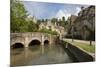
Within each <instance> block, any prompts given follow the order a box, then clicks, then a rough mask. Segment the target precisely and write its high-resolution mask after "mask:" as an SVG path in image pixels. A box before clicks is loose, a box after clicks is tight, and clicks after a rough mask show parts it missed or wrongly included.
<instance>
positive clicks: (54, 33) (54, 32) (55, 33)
mask: <svg viewBox="0 0 100 67" xmlns="http://www.w3.org/2000/svg"><path fill="white" fill-rule="evenodd" d="M39 32H42V33H48V34H52V35H57V32H56V31H50V30H48V29H45V28H44V29H41V30H39Z"/></svg>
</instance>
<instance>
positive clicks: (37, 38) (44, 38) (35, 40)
mask: <svg viewBox="0 0 100 67" xmlns="http://www.w3.org/2000/svg"><path fill="white" fill-rule="evenodd" d="M10 36H11V44H10V45H11V47H28V46H30V45H34V44H40V45H45V44H53V43H54V42H55V41H56V39H57V36H56V35H51V34H47V33H38V32H27V33H11V35H10Z"/></svg>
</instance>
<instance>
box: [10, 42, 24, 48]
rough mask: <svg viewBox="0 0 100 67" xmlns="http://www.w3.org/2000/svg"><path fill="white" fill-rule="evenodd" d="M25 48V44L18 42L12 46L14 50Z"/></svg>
mask: <svg viewBox="0 0 100 67" xmlns="http://www.w3.org/2000/svg"><path fill="white" fill-rule="evenodd" d="M23 47H24V44H22V43H20V42H17V43H14V44H13V45H11V48H12V49H15V48H23Z"/></svg>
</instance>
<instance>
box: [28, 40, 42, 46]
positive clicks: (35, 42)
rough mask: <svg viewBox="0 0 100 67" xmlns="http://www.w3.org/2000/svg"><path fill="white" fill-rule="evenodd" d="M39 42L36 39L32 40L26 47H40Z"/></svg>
mask: <svg viewBox="0 0 100 67" xmlns="http://www.w3.org/2000/svg"><path fill="white" fill-rule="evenodd" d="M40 44H41V42H40V41H39V40H37V39H34V40H32V41H31V42H30V43H29V45H28V46H34V45H40Z"/></svg>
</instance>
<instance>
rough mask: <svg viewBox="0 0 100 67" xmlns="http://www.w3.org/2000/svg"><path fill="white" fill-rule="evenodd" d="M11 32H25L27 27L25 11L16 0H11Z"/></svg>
mask: <svg viewBox="0 0 100 67" xmlns="http://www.w3.org/2000/svg"><path fill="white" fill-rule="evenodd" d="M10 11H11V15H10V16H11V32H25V31H26V28H27V22H26V21H25V18H26V17H27V14H26V13H27V11H26V10H25V8H24V5H23V4H22V3H21V2H20V1H18V0H11V10H10Z"/></svg>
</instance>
